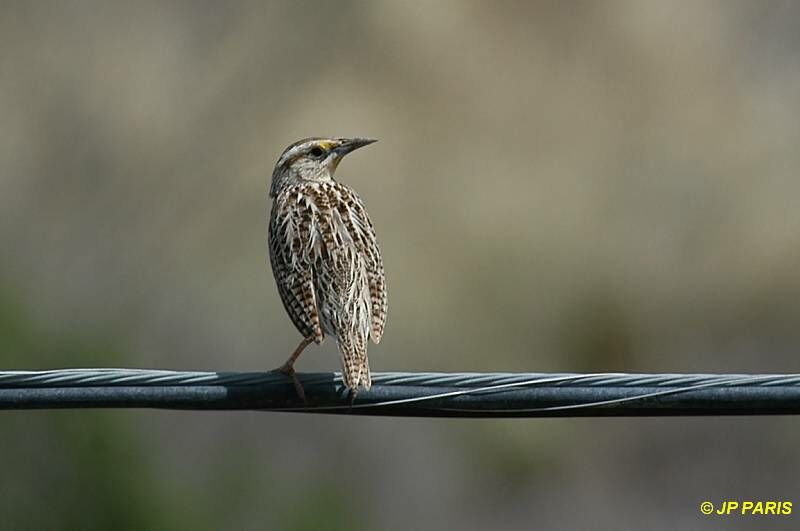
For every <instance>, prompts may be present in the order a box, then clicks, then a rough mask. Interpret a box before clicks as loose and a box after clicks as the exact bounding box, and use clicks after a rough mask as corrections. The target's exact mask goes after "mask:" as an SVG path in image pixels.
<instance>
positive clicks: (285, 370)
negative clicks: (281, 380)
mask: <svg viewBox="0 0 800 531" xmlns="http://www.w3.org/2000/svg"><path fill="white" fill-rule="evenodd" d="M277 371H278V372H279V373H281V374H285V375H286V376H288V377H289V378H291V379H292V382H293V383H294V390H295V392H296V393H297V397H298V398H299V399H300V400H302V401H303V404H305V405H308V400H306V392H305V390H304V389H303V384H301V383H300V379H299V378H298V377H297V372H296V371H295V370H294V367H293V366H292V365H290V364H288V363H285V364H283V365H281V366H280V367H278V369H277Z"/></svg>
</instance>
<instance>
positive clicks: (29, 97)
mask: <svg viewBox="0 0 800 531" xmlns="http://www.w3.org/2000/svg"><path fill="white" fill-rule="evenodd" d="M799 114H800V4H798V3H796V2H790V1H778V0H775V1H770V2H746V1H719V2H713V1H700V2H660V1H628V2H624V1H610V2H556V1H553V2H511V1H501V2H489V1H483V2H467V1H438V0H437V1H427V2H423V1H414V2H400V1H395V2H378V1H369V2H368V1H349V2H346V1H340V2H323V1H315V2H310V1H280V2H232V3H217V2H201V1H197V2H177V1H173V2H136V3H133V2H130V3H122V2H84V1H72V2H14V1H7V2H2V4H0V253H1V254H0V256H2V258H0V356H2V357H1V358H0V359H1V360H2V368H3V369H47V368H62V367H94V366H105V367H116V366H119V367H137V368H164V369H179V370H238V371H253V370H265V369H269V368H272V367H275V366H277V365H278V364H280V363H281V362H283V361H284V359H285V358H286V356H287V355H288V354H289V353H290V352H291V350H292V349H293V348H294V347H295V346H296V344H297V342H298V341H299V339H300V338H299V334H298V333H297V332H296V330H295V329H294V327H293V326H292V325H291V323H290V321H289V319H288V317H287V316H286V315H285V313H284V310H283V308H282V306H281V303H280V301H279V298H278V295H277V292H276V289H275V287H274V285H273V280H272V275H271V273H270V270H269V266H268V260H267V251H266V244H265V234H266V217H267V212H268V207H269V204H268V200H267V198H266V186H267V182H268V180H269V178H270V175H271V171H272V167H273V164H274V162H275V160H276V159H277V157H278V155H279V154H280V153H281V151H282V150H283V149H284V148H285V147H286V145H288V144H289V143H291V142H293V141H294V140H297V139H298V138H301V137H305V136H312V135H341V136H347V135H353V136H369V137H375V138H379V139H380V140H381V141H380V142H379V143H378V144H375V145H374V146H371V147H369V148H368V149H364V150H361V151H359V152H358V153H356V154H353V155H351V156H350V157H348V159H347V160H346V161H345V162H344V163H343V164H342V165H341V166H340V167H339V171H338V177H339V179H340V180H341V181H343V182H346V183H347V184H349V185H352V186H353V187H354V188H355V189H356V190H358V192H359V193H360V194H361V196H362V197H363V198H364V200H365V201H366V203H367V206H368V208H369V211H370V213H371V215H372V218H373V221H374V222H375V225H376V227H377V229H378V235H379V238H380V242H381V245H382V248H383V254H384V259H385V264H386V270H387V271H386V272H387V278H388V285H389V316H388V322H387V328H386V333H385V336H384V340H383V342H382V343H381V345H379V346H373V347H371V349H370V354H371V359H372V367H373V370H375V371H391V370H413V371H559V372H568V371H642V372H798V371H800V360H798V356H797V345H798V342H799V341H800V326H798V316H800V274H798V271H799V270H800V208H798V197H800V179H799V178H798V170H800V149H798V145H800V144H799V143H800V120H799V119H798V115H799ZM338 367H339V363H338V360H337V357H336V350H335V346H334V345H333V344H332V343H330V342H326V344H324V345H323V346H322V347H311V348H309V349H308V350H307V352H306V354H304V356H303V357H302V358H301V360H300V362H299V364H298V368H299V369H300V370H303V371H325V370H338ZM0 441H2V443H0V448H2V454H1V455H2V457H0V459H2V463H3V473H2V479H0V515H2V521H3V524H2V528H3V529H13V530H26V529H47V530H56V529H70V530H71V529H81V530H95V529H96V530H106V529H117V530H123V531H124V530H142V529H174V530H178V529H186V530H219V529H237V530H256V529H288V530H307V529H308V530H310V529H321V528H325V529H348V530H362V529H363V530H369V529H387V530H405V529H409V528H438V529H475V530H478V529H486V528H493V529H519V530H522V529H526V530H527V529H534V528H536V529H539V528H541V529H546V528H553V527H556V528H576V527H582V528H587V527H591V528H593V529H615V530H621V529H631V530H633V529H636V530H639V529H644V528H647V529H676V528H683V529H764V528H765V526H769V527H770V528H772V527H775V528H786V529H788V528H790V527H792V526H793V524H792V522H791V520H792V519H794V518H796V516H792V517H789V518H787V517H772V518H762V519H758V518H742V517H730V518H725V519H720V517H716V518H709V517H704V516H702V515H701V514H700V512H699V510H698V506H699V503H700V502H701V501H703V500H706V499H709V500H711V501H720V500H722V499H755V500H758V499H764V500H769V499H777V500H787V499H788V500H793V501H794V504H795V508H796V510H800V507H799V506H800V499H797V498H794V499H793V496H795V495H796V494H797V492H798V491H797V486H798V484H797V466H798V464H800V458H798V456H797V448H798V444H800V426H798V422H797V419H795V418H790V417H775V418H673V419H550V420H505V421H492V420H471V421H469V420H436V419H429V420H425V419H421V420H420V419H417V420H412V419H382V418H361V417H359V418H344V417H337V418H329V417H325V416H293V415H290V414H269V413H256V412H231V413H224V412H221V413H196V412H195V413H191V412H165V411H147V410H139V411H123V410H120V411H88V410H85V411H52V412H44V411H42V412H16V413H15V412H4V413H2V414H0Z"/></svg>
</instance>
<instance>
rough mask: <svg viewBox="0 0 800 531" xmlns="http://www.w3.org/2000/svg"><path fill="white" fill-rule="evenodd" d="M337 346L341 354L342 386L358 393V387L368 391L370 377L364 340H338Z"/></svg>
mask: <svg viewBox="0 0 800 531" xmlns="http://www.w3.org/2000/svg"><path fill="white" fill-rule="evenodd" d="M338 345H339V352H341V354H342V379H343V380H344V384H345V385H346V386H347V387H348V388H350V389H352V390H353V391H358V388H359V387H363V388H364V389H367V390H369V388H370V387H372V376H371V375H370V372H369V360H368V359H367V341H366V338H364V339H363V340H361V341H359V340H358V339H356V340H355V341H353V340H351V339H339V340H338Z"/></svg>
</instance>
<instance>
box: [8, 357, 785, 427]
mask: <svg viewBox="0 0 800 531" xmlns="http://www.w3.org/2000/svg"><path fill="white" fill-rule="evenodd" d="M298 377H299V378H300V381H301V382H302V384H303V387H304V389H305V394H306V399H307V402H305V403H304V402H303V401H301V400H300V399H299V398H298V397H297V395H296V392H295V390H294V386H293V384H292V381H291V379H289V378H288V377H286V376H285V375H283V374H279V373H270V372H249V373H244V372H197V371H192V372H182V371H166V370H142V369H62V370H50V371H0V409H43V408H90V407H96V408H108V407H120V408H122V407H124V408H130V407H147V408H161V409H196V410H242V409H251V410H266V411H287V412H305V413H334V414H341V413H344V414H360V415H392V416H420V417H553V416H561V417H564V416H575V417H578V416H582V417H588V416H642V415H653V416H666V415H770V414H798V413H800V374H750V375H748V374H626V373H598V374H570V373H567V374H547V373H404V372H391V373H376V374H373V380H372V381H373V384H372V388H371V389H370V390H369V391H365V390H360V391H359V392H358V393H357V394H356V396H355V397H352V396H351V392H350V391H349V390H348V389H347V388H346V387H345V386H344V385H343V383H342V378H341V375H340V374H339V373H309V374H298Z"/></svg>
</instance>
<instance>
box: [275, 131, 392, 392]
mask: <svg viewBox="0 0 800 531" xmlns="http://www.w3.org/2000/svg"><path fill="white" fill-rule="evenodd" d="M373 142H375V140H369V139H365V138H307V139H304V140H300V141H298V142H295V143H294V144H292V145H290V146H289V147H288V148H286V150H285V151H284V152H283V154H282V155H281V156H280V158H279V159H278V162H277V163H276V164H275V170H274V171H273V173H272V184H271V186H270V190H269V195H270V197H271V198H272V201H273V202H272V212H271V214H270V219H269V238H268V239H269V255H270V262H271V264H272V273H273V275H274V276H275V282H276V283H277V285H278V293H280V296H281V300H282V301H283V306H284V308H286V311H287V313H288V314H289V317H290V318H291V319H292V322H293V323H294V325H295V326H296V327H297V329H298V330H299V331H300V333H301V334H302V335H303V340H302V341H301V342H300V345H299V346H298V347H297V349H296V350H295V351H294V353H292V355H291V356H290V357H289V359H288V360H286V363H285V364H284V365H283V366H282V367H281V368H280V369H279V370H280V371H282V372H284V373H286V374H288V375H290V376H291V377H292V378H293V379H294V382H295V387H296V388H297V392H298V394H299V395H300V397H301V398H303V399H305V396H304V393H303V388H302V386H301V385H300V383H299V381H298V380H297V377H296V376H295V373H294V363H295V361H296V360H297V358H298V356H300V354H301V353H302V352H303V350H304V349H305V348H306V347H307V346H308V345H309V344H311V343H312V342H315V343H321V342H322V340H323V339H324V338H325V334H328V335H330V336H333V337H335V338H336V343H337V346H338V348H339V352H340V353H341V361H342V378H343V379H344V383H345V385H346V386H347V387H348V388H349V389H351V390H352V391H353V392H354V393H355V392H357V390H358V388H359V387H364V388H365V389H369V388H370V385H371V384H372V379H371V377H370V371H369V362H368V360H367V341H368V338H370V337H371V338H372V341H373V342H374V343H376V344H377V343H378V342H380V340H381V336H382V335H383V327H384V323H385V322H386V279H385V276H384V272H383V259H382V258H381V251H380V249H379V248H378V241H377V239H376V237H375V229H374V228H373V226H372V221H371V220H370V218H369V215H368V214H367V211H366V209H365V208H364V203H363V202H362V201H361V198H360V197H359V196H358V194H356V192H355V191H354V190H353V189H352V188H350V187H349V186H346V185H344V184H342V183H339V182H337V181H336V180H334V172H335V171H336V168H337V167H338V166H339V163H340V162H341V160H342V158H343V157H344V156H345V155H347V154H348V153H350V152H351V151H353V150H356V149H358V148H360V147H363V146H366V145H369V144H372V143H373Z"/></svg>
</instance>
